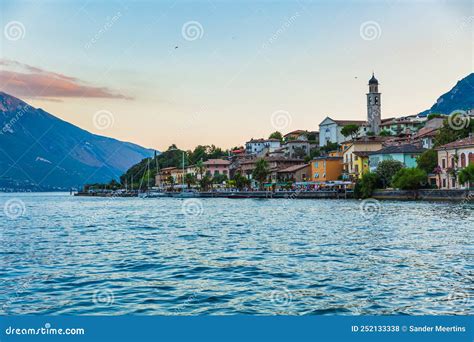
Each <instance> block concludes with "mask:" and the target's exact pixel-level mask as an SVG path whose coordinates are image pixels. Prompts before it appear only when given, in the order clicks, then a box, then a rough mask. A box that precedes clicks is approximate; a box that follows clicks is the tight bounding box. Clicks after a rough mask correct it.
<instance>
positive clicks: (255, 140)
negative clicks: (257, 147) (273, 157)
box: [247, 138, 280, 143]
mask: <svg viewBox="0 0 474 342" xmlns="http://www.w3.org/2000/svg"><path fill="white" fill-rule="evenodd" d="M272 141H274V142H280V140H278V139H263V138H260V139H254V138H252V139H250V140H249V141H247V143H261V142H272Z"/></svg>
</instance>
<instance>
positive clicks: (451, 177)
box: [436, 136, 474, 189]
mask: <svg viewBox="0 0 474 342" xmlns="http://www.w3.org/2000/svg"><path fill="white" fill-rule="evenodd" d="M436 151H437V152H438V166H439V168H438V176H437V177H436V184H437V185H438V188H440V189H465V188H466V187H467V184H460V183H459V180H458V178H457V176H456V174H457V173H458V171H459V170H461V169H462V168H464V167H466V166H468V165H469V164H472V163H474V137H473V136H470V137H468V138H464V139H461V140H457V141H453V142H451V143H449V144H446V145H443V146H440V147H438V148H436Z"/></svg>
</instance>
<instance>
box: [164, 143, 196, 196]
mask: <svg viewBox="0 0 474 342" xmlns="http://www.w3.org/2000/svg"><path fill="white" fill-rule="evenodd" d="M184 175H185V171H184V152H183V176H182V177H181V191H180V192H173V193H171V197H175V198H191V197H199V196H200V194H199V192H198V191H196V190H195V189H185V185H184Z"/></svg>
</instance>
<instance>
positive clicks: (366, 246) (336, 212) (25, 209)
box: [0, 193, 474, 315]
mask: <svg viewBox="0 0 474 342" xmlns="http://www.w3.org/2000/svg"><path fill="white" fill-rule="evenodd" d="M473 213H474V204H472V203H429V202H392V201H386V202H385V201H384V202H361V201H356V200H297V199H287V200H281V199H263V200H258V199H221V198H209V199H207V198H206V199H201V200H199V199H173V198H162V199H159V198H157V199H139V198H116V199H104V198H86V197H73V196H69V194H50V193H47V194H0V215H1V220H0V236H1V242H0V244H1V247H0V256H1V257H0V262H1V267H0V284H1V285H0V305H1V306H0V312H1V313H2V314H73V315H82V314H113V315H115V314H146V315H157V314H158V315H209V314H250V315H254V314H265V315H273V314H278V315H280V314H282V315H283V314H289V315H303V314H345V315H367V314H374V315H380V314H414V315H421V314H434V315H438V314H469V313H471V314H472V313H473V309H474V285H473V284H474V261H473V259H474V258H473V256H474V236H473V227H474V219H473Z"/></svg>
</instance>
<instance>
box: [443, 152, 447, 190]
mask: <svg viewBox="0 0 474 342" xmlns="http://www.w3.org/2000/svg"><path fill="white" fill-rule="evenodd" d="M443 160H444V159H443ZM445 187H446V179H443V188H445Z"/></svg>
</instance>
